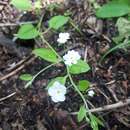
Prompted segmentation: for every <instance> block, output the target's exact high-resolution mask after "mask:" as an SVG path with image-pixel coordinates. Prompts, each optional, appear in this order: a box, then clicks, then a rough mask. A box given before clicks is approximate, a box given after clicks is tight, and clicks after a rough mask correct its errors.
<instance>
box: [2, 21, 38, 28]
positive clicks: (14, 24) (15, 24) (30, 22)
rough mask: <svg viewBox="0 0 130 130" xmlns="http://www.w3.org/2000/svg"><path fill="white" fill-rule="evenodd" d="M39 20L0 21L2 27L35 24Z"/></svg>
mask: <svg viewBox="0 0 130 130" xmlns="http://www.w3.org/2000/svg"><path fill="white" fill-rule="evenodd" d="M37 22H38V21H37V20H35V21H28V22H18V23H0V27H6V26H19V25H23V24H34V23H37Z"/></svg>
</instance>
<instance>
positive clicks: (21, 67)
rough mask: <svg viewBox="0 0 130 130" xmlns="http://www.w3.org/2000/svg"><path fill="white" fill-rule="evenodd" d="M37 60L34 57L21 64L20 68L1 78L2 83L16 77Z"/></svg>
mask: <svg viewBox="0 0 130 130" xmlns="http://www.w3.org/2000/svg"><path fill="white" fill-rule="evenodd" d="M35 59H36V57H32V58H30V59H29V60H28V61H27V62H25V63H23V64H21V66H19V67H18V68H16V69H15V70H13V71H11V72H10V73H8V74H6V75H4V76H2V77H0V81H3V80H5V79H7V78H9V77H11V76H13V75H15V74H16V73H18V72H19V71H21V70H22V69H23V68H24V67H25V66H26V65H28V64H30V63H32V61H34V60H35Z"/></svg>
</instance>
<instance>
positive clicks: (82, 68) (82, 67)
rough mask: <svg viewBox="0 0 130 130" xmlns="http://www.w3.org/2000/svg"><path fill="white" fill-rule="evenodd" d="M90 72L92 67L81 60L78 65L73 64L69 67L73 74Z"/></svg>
mask: <svg viewBox="0 0 130 130" xmlns="http://www.w3.org/2000/svg"><path fill="white" fill-rule="evenodd" d="M89 70H90V66H89V65H88V64H87V63H86V62H85V61H83V60H79V61H78V62H77V64H73V65H72V66H70V67H69V71H70V73H71V74H80V73H85V72H87V71H89Z"/></svg>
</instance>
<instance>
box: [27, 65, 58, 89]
mask: <svg viewBox="0 0 130 130" xmlns="http://www.w3.org/2000/svg"><path fill="white" fill-rule="evenodd" d="M55 64H57V63H54V64H50V65H48V66H46V67H45V68H43V69H42V70H40V71H39V72H38V73H37V74H35V75H34V76H33V78H32V80H30V81H29V82H28V83H27V84H26V85H25V88H27V87H28V86H30V85H31V84H32V82H33V81H34V80H35V79H36V77H37V76H38V75H40V74H41V73H43V72H44V71H45V70H47V69H49V68H50V67H52V66H53V65H55Z"/></svg>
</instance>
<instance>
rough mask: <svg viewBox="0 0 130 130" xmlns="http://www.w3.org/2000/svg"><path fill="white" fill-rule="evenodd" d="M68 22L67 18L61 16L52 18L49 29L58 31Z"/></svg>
mask: <svg viewBox="0 0 130 130" xmlns="http://www.w3.org/2000/svg"><path fill="white" fill-rule="evenodd" d="M68 20H69V17H65V16H63V15H58V16H54V17H52V18H51V19H50V20H49V27H50V28H53V29H55V30H58V29H59V28H60V27H62V26H63V25H64V24H66V23H67V22H68Z"/></svg>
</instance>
